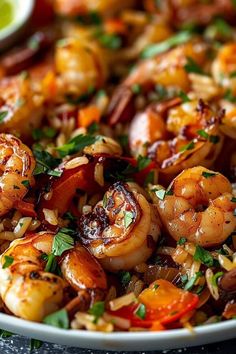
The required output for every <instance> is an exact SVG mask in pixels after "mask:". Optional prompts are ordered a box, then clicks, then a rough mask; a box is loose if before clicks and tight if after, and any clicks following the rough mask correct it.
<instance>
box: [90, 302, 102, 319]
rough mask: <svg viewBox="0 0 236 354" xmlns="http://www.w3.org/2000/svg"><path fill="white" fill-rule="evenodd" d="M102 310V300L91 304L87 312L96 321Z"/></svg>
mask: <svg viewBox="0 0 236 354" xmlns="http://www.w3.org/2000/svg"><path fill="white" fill-rule="evenodd" d="M104 312H105V303H104V301H98V302H95V304H93V306H92V307H91V308H90V309H89V310H88V313H89V314H90V315H93V316H94V323H97V321H98V319H99V318H100V317H101V316H102V315H103V314H104Z"/></svg>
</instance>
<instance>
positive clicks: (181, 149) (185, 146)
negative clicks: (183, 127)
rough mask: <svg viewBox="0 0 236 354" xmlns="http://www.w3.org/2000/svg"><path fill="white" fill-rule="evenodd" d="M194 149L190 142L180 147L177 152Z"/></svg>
mask: <svg viewBox="0 0 236 354" xmlns="http://www.w3.org/2000/svg"><path fill="white" fill-rule="evenodd" d="M194 148H195V143H194V141H190V143H188V144H186V145H184V146H182V147H181V148H180V149H179V151H180V152H184V151H187V150H192V149H194Z"/></svg>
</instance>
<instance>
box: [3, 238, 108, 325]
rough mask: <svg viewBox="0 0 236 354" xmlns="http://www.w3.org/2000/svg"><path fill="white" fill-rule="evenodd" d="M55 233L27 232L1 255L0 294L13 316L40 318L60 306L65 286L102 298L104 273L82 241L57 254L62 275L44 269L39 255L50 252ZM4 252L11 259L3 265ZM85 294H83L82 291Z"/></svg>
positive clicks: (30, 318) (104, 288) (43, 261)
mask: <svg viewBox="0 0 236 354" xmlns="http://www.w3.org/2000/svg"><path fill="white" fill-rule="evenodd" d="M53 237H54V235H53V234H51V233H48V232H40V233H38V234H30V235H28V236H26V237H24V238H23V239H18V240H15V241H13V242H12V243H11V245H10V247H9V248H8V249H7V250H6V251H5V252H4V253H3V254H2V255H1V258H0V265H1V268H0V294H1V297H2V300H3V302H4V303H5V305H6V306H7V308H8V309H9V310H10V311H11V312H12V313H13V314H14V315H16V316H19V317H21V318H24V319H27V320H30V321H42V320H43V318H44V317H45V316H46V315H48V314H50V313H52V312H54V311H56V310H58V309H59V308H60V307H62V306H63V298H64V290H65V289H66V288H68V286H71V287H72V288H73V289H74V290H75V291H77V292H78V294H82V293H84V292H85V293H86V294H88V296H89V297H90V298H92V296H96V297H97V298H101V296H102V292H104V291H105V290H106V276H105V274H104V272H103V270H102V268H101V267H100V265H99V263H98V262H97V261H96V260H95V259H94V258H93V257H92V256H91V255H90V254H89V252H88V251H87V250H86V249H85V248H84V247H83V246H81V245H77V246H75V247H74V248H73V249H71V250H69V251H66V252H64V254H62V256H61V257H59V259H58V261H59V263H58V264H59V265H60V267H61V271H62V275H63V277H60V276H59V275H55V274H52V273H49V272H47V271H45V260H43V259H44V258H43V257H42V255H43V254H44V255H45V254H46V255H50V254H51V252H52V243H53ZM5 256H8V257H12V258H13V263H12V264H11V265H10V266H9V267H7V268H4V267H3V264H4V262H5ZM82 295H84V294H82Z"/></svg>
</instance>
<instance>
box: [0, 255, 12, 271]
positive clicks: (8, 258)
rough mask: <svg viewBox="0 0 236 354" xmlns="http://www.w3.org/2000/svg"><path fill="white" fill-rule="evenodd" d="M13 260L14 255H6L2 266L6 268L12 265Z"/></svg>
mask: <svg viewBox="0 0 236 354" xmlns="http://www.w3.org/2000/svg"><path fill="white" fill-rule="evenodd" d="M13 262H14V258H13V257H11V256H4V263H3V266H2V268H3V269H5V268H8V267H10V265H12V263H13Z"/></svg>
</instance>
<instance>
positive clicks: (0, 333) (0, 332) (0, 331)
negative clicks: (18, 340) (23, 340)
mask: <svg viewBox="0 0 236 354" xmlns="http://www.w3.org/2000/svg"><path fill="white" fill-rule="evenodd" d="M13 335H14V333H12V332H9V331H5V330H4V329H0V338H2V339H5V338H10V337H12V336H13Z"/></svg>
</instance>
